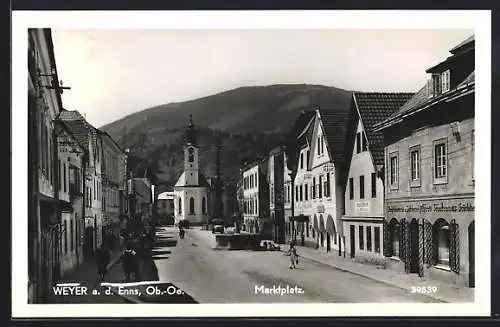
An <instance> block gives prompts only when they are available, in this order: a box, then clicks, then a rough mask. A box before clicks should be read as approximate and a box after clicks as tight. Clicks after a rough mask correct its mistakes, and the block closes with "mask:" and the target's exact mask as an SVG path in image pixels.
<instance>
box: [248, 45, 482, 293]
mask: <svg viewBox="0 0 500 327" xmlns="http://www.w3.org/2000/svg"><path fill="white" fill-rule="evenodd" d="M450 53H451V55H450V56H449V57H448V58H447V59H446V60H444V61H443V62H441V63H439V64H437V65H435V66H434V67H432V68H429V69H428V70H427V71H426V73H428V74H429V75H430V78H429V81H428V83H427V84H426V85H425V86H424V87H422V89H421V90H420V91H418V92H417V93H400V92H397V93H378V92H353V93H352V98H351V101H350V104H349V105H347V106H345V108H341V107H335V108H332V107H329V105H328V104H321V106H319V108H317V109H315V110H308V111H303V112H302V113H301V114H300V115H299V117H298V119H297V120H296V122H295V124H294V125H293V127H292V128H291V130H290V133H289V139H288V141H287V142H286V144H284V145H283V146H279V147H277V148H276V149H273V150H272V151H271V152H270V153H269V156H268V157H267V158H265V159H263V160H261V161H259V163H260V165H258V164H253V165H250V166H246V167H244V169H243V172H242V178H243V179H242V181H241V182H240V184H241V185H242V188H243V191H242V192H241V193H240V195H239V201H240V204H242V205H240V207H241V209H243V212H244V215H243V216H244V218H245V222H248V224H249V225H250V227H251V226H261V225H262V224H263V222H266V221H270V222H271V224H272V227H271V228H272V237H273V239H274V241H276V242H279V243H283V242H287V241H291V240H294V241H296V242H297V243H298V244H299V245H302V246H309V247H314V248H316V249H318V251H325V252H330V253H332V256H341V257H350V258H353V260H357V261H363V262H369V263H375V264H380V265H384V266H386V267H388V268H390V269H396V270H400V271H404V272H406V273H415V274H418V275H419V276H427V277H430V278H436V279H440V280H444V281H447V282H450V283H454V284H459V285H467V286H469V287H474V37H473V36H472V37H470V38H468V39H467V40H465V41H464V42H462V43H461V44H459V45H457V46H456V47H455V48H453V49H452V50H450ZM263 162H265V163H266V170H265V171H266V176H267V178H265V179H263V178H261V177H259V176H260V174H261V171H263V170H262V169H261V168H260V167H261V165H262V163H263ZM261 181H265V183H262V184H260V183H261ZM261 194H267V195H268V198H267V199H265V200H263V201H262V197H261V196H260V195H261ZM263 206H266V207H268V208H269V211H268V212H264V211H263V210H262V208H263ZM259 220H262V222H259ZM250 231H251V232H259V230H258V229H257V228H253V229H251V230H250Z"/></svg>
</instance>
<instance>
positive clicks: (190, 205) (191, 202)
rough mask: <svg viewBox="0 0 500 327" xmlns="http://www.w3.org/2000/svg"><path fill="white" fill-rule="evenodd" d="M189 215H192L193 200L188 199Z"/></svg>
mask: <svg viewBox="0 0 500 327" xmlns="http://www.w3.org/2000/svg"><path fill="white" fill-rule="evenodd" d="M189 214H190V215H194V199H193V198H190V199H189Z"/></svg>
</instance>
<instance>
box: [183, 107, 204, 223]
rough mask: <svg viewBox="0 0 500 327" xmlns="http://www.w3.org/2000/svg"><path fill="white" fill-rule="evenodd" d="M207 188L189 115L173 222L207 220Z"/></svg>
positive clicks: (199, 221) (202, 221)
mask: <svg viewBox="0 0 500 327" xmlns="http://www.w3.org/2000/svg"><path fill="white" fill-rule="evenodd" d="M209 190H210V185H209V184H208V182H207V180H206V178H205V176H204V175H203V174H202V172H201V171H200V167H199V149H198V146H197V142H196V129H195V127H194V125H193V118H192V116H190V119H189V124H188V126H187V128H186V144H185V145H184V172H183V173H182V174H181V176H180V177H179V179H178V180H177V183H176V184H175V186H174V218H175V223H178V222H179V221H181V220H188V221H189V222H190V224H191V225H200V224H203V223H206V222H208V220H209V209H208V198H209V196H208V195H209Z"/></svg>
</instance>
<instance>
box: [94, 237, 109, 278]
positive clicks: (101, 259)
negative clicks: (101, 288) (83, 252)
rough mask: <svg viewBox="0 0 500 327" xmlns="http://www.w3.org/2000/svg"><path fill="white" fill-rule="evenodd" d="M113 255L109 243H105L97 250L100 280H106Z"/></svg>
mask: <svg viewBox="0 0 500 327" xmlns="http://www.w3.org/2000/svg"><path fill="white" fill-rule="evenodd" d="M110 257H111V255H110V253H109V249H108V247H107V245H106V244H105V243H104V244H102V245H101V247H100V248H99V249H98V250H97V253H96V261H97V262H96V263H97V274H98V279H99V281H101V282H102V281H104V276H105V275H106V273H107V271H108V265H109V262H110V260H111V258H110Z"/></svg>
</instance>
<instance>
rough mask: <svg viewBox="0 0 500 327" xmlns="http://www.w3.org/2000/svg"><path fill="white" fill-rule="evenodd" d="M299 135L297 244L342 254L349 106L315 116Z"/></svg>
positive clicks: (324, 109) (295, 183) (295, 193)
mask: <svg viewBox="0 0 500 327" xmlns="http://www.w3.org/2000/svg"><path fill="white" fill-rule="evenodd" d="M311 113H312V114H311V115H310V116H309V119H308V120H307V123H304V124H302V126H301V128H300V129H297V130H296V133H295V135H296V136H295V137H296V140H295V142H294V145H295V149H296V150H295V152H291V153H294V154H295V155H294V158H293V159H294V163H293V164H292V165H289V166H290V167H291V168H292V169H293V170H292V171H293V173H292V181H293V183H292V184H293V189H292V193H293V195H292V201H293V204H292V207H293V217H292V221H293V224H292V230H293V233H294V234H295V235H293V239H295V240H296V241H297V244H299V245H305V246H311V247H315V248H318V249H320V250H322V251H326V252H334V251H335V252H336V253H338V254H339V255H341V254H342V251H343V249H344V246H343V242H344V240H343V237H342V235H343V233H342V223H341V218H342V215H343V213H344V184H345V183H344V180H345V169H346V164H345V157H346V156H345V138H346V126H347V122H348V119H349V108H348V106H346V107H345V108H344V107H337V108H329V107H328V104H324V107H320V108H318V109H316V110H315V111H312V112H311Z"/></svg>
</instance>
